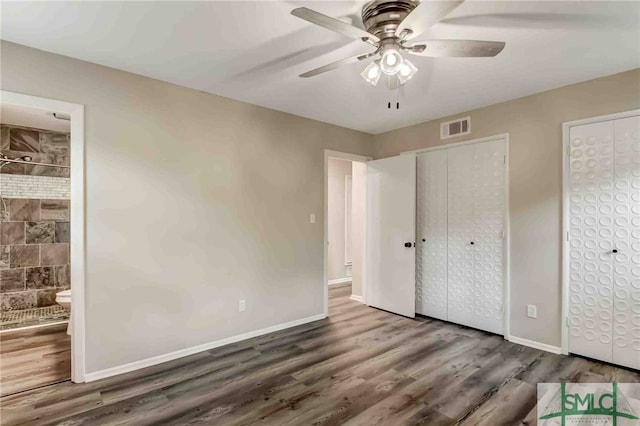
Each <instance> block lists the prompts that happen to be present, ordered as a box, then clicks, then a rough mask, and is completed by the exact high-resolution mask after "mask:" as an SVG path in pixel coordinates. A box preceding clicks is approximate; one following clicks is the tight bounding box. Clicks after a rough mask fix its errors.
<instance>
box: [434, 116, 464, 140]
mask: <svg viewBox="0 0 640 426" xmlns="http://www.w3.org/2000/svg"><path fill="white" fill-rule="evenodd" d="M469 133H471V117H464V118H458V119H456V120H452V121H447V122H446V123H442V124H440V139H448V138H453V137H455V136H460V135H468V134H469Z"/></svg>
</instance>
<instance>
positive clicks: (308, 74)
mask: <svg viewBox="0 0 640 426" xmlns="http://www.w3.org/2000/svg"><path fill="white" fill-rule="evenodd" d="M375 54H376V52H371V53H365V54H363V55H358V56H352V57H350V58H346V59H341V60H339V61H335V62H331V63H330V64H327V65H324V66H321V67H319V68H316V69H313V70H311V71H307V72H305V73H304V74H300V77H303V78H307V77H313V76H316V75H318V74H322V73H325V72H327V71H331V70H334V69H336V68H339V67H341V66H343V65H348V64H354V63H356V62H360V61H364V60H365V59H367V58H370V57H372V56H374V55H375Z"/></svg>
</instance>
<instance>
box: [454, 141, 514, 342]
mask: <svg viewBox="0 0 640 426" xmlns="http://www.w3.org/2000/svg"><path fill="white" fill-rule="evenodd" d="M448 151H449V152H448V173H447V175H448V196H447V200H448V241H447V248H448V272H447V277H448V304H447V311H448V312H447V313H448V320H449V321H452V322H456V323H459V324H463V325H467V326H470V327H474V328H478V329H481V330H487V331H490V332H493V333H498V334H502V333H503V330H504V231H505V229H504V223H505V220H504V211H505V198H504V193H505V177H504V168H505V164H504V161H505V160H504V158H505V147H504V140H502V139H499V140H495V141H490V142H482V143H475V144H471V145H463V146H460V147H456V148H451V149H449V150H448Z"/></svg>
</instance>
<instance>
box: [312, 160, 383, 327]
mask: <svg viewBox="0 0 640 426" xmlns="http://www.w3.org/2000/svg"><path fill="white" fill-rule="evenodd" d="M330 158H335V159H338V160H347V161H357V162H360V163H366V162H367V161H371V160H373V158H372V157H369V156H365V155H358V154H349V153H347V152H341V151H333V150H331V149H325V150H324V201H323V210H322V222H323V231H322V232H323V249H322V259H323V264H322V287H323V290H322V291H323V294H324V297H323V304H324V315H325V316H328V315H329V285H328V278H329V276H328V274H327V268H328V266H329V261H328V259H329V159H330ZM365 247H366V245H365ZM362 260H363V262H364V261H365V259H364V257H363V259H362ZM362 266H363V270H366V269H365V268H364V266H365V265H362ZM366 288H367V285H366V277H365V278H364V279H363V283H362V300H363V301H364V302H366V298H365V294H366Z"/></svg>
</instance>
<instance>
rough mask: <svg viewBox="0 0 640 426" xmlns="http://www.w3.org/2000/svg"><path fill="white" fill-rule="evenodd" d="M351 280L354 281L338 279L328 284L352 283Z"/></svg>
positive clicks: (346, 278) (348, 278)
mask: <svg viewBox="0 0 640 426" xmlns="http://www.w3.org/2000/svg"><path fill="white" fill-rule="evenodd" d="M351 280H352V278H351V277H345V278H336V279H335V280H329V281H328V283H329V285H336V284H344V283H350V282H351Z"/></svg>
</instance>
